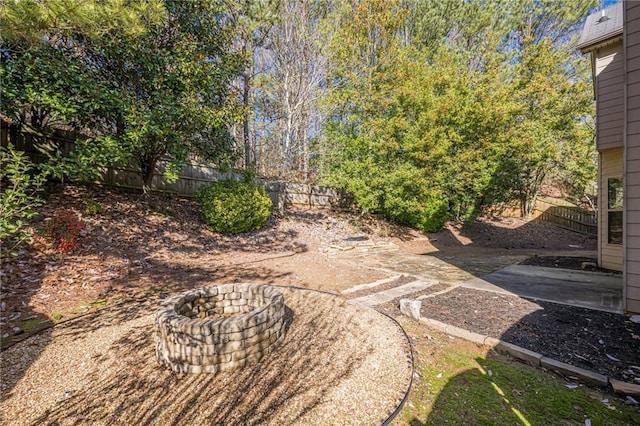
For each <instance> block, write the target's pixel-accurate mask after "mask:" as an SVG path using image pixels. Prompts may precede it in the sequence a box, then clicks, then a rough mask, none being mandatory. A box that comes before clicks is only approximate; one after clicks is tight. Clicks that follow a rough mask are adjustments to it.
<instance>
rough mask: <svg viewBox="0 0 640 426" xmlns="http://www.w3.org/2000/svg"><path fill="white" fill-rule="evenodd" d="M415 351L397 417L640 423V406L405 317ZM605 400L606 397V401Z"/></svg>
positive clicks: (433, 421) (428, 421)
mask: <svg viewBox="0 0 640 426" xmlns="http://www.w3.org/2000/svg"><path fill="white" fill-rule="evenodd" d="M402 324H403V326H404V327H405V329H406V330H407V333H408V334H409V336H410V337H411V338H412V341H413V344H414V349H415V351H416V353H415V356H416V372H417V373H418V377H416V378H415V379H414V384H413V389H412V392H411V395H410V397H409V401H408V403H407V405H406V406H405V408H404V410H403V411H402V413H401V414H400V416H398V419H397V420H396V421H395V423H394V424H396V425H400V424H403V425H404V424H409V425H412V426H419V425H441V424H465V425H467V424H469V425H550V424H554V425H567V426H568V425H584V424H585V421H586V420H587V419H589V420H591V423H592V424H594V425H597V424H601V425H602V424H606V425H629V424H640V410H639V409H638V408H637V407H632V406H629V405H626V404H625V403H624V401H623V400H621V399H620V398H618V397H616V396H615V395H613V394H609V393H606V392H602V391H599V390H595V389H591V388H588V387H585V386H580V387H578V388H577V389H568V388H567V387H566V386H565V385H566V384H568V382H567V381H564V380H562V379H561V378H560V377H558V376H555V375H552V374H550V373H546V372H544V371H542V370H540V369H537V368H533V367H530V366H528V365H525V364H522V363H520V362H516V361H514V360H512V359H511V358H508V357H506V356H504V355H502V354H498V353H496V352H494V351H492V350H488V349H486V348H481V347H478V346H477V345H474V344H472V343H469V342H466V341H463V340H460V339H451V338H450V337H449V336H446V335H443V334H440V333H437V332H434V331H432V330H431V329H428V328H426V327H425V326H423V325H420V324H417V323H416V322H413V321H409V320H404V319H403V320H402ZM603 400H606V401H607V402H606V403H604V402H602V401H603Z"/></svg>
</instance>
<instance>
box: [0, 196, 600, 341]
mask: <svg viewBox="0 0 640 426" xmlns="http://www.w3.org/2000/svg"><path fill="white" fill-rule="evenodd" d="M96 203H98V204H97V205H96ZM96 206H98V208H96ZM60 209H71V210H73V211H74V212H75V213H77V214H78V215H79V216H80V217H81V218H82V221H83V222H84V223H85V229H84V230H83V231H82V236H81V238H80V246H79V247H78V248H77V249H75V250H74V251H72V252H71V253H67V254H62V253H58V252H57V251H56V250H54V249H53V248H52V247H51V244H49V243H47V242H46V241H45V240H44V239H43V238H42V237H39V236H38V235H37V233H36V232H34V235H35V237H34V238H33V241H32V242H31V243H30V244H29V245H28V246H27V247H25V248H23V249H22V250H21V251H20V252H19V254H18V255H17V256H15V257H5V258H3V259H2V268H1V271H0V280H1V282H2V304H1V306H0V308H1V312H0V326H1V330H2V343H3V345H2V346H3V347H7V346H9V345H11V344H12V343H14V342H16V341H19V340H22V339H24V338H25V337H27V336H29V335H30V334H32V333H33V332H36V331H38V330H40V329H42V328H47V327H49V326H50V325H51V324H53V323H57V322H60V321H66V320H69V319H71V318H74V317H76V316H78V315H82V314H85V313H87V312H91V311H92V310H95V309H98V308H100V307H102V306H105V305H109V304H113V303H116V302H119V301H125V300H136V299H142V298H144V297H146V296H148V295H153V294H160V295H161V294H164V293H169V292H175V291H179V290H183V289H190V288H197V287H199V286H202V285H205V284H209V283H227V282H241V281H250V282H257V283H277V284H283V285H291V286H297V287H303V288H310V289H316V290H322V291H328V292H335V293H338V292H340V291H341V290H343V289H346V288H349V287H352V286H354V285H357V284H362V283H368V282H372V281H375V280H378V279H382V278H386V277H388V275H387V274H385V273H384V272H381V271H377V270H373V269H371V268H366V267H363V266H359V265H358V264H354V263H345V262H340V260H337V259H333V258H331V257H330V256H328V255H327V252H328V251H330V250H331V248H332V247H334V246H344V245H345V244H347V245H348V244H350V241H353V240H354V239H355V240H359V239H367V240H368V241H370V242H372V243H374V244H375V243H381V244H395V245H397V246H399V248H400V250H403V251H406V252H410V253H429V252H435V251H440V252H443V253H446V254H448V255H450V256H452V257H456V256H457V257H477V256H484V257H491V256H492V255H498V254H500V253H504V252H508V253H525V254H537V253H560V254H562V253H566V252H567V251H569V252H572V253H574V252H575V253H583V254H584V253H585V251H586V253H590V251H591V250H594V249H595V239H592V238H589V237H587V236H584V235H580V234H577V233H574V232H570V231H566V230H563V229H560V228H558V227H556V226H554V225H550V224H547V223H544V222H536V221H531V222H525V221H523V220H520V219H515V218H508V219H484V220H481V221H477V222H471V223H466V224H461V223H451V224H448V225H447V226H446V228H445V229H443V230H442V231H441V232H439V233H435V234H423V233H420V232H417V231H414V230H411V229H408V228H404V227H399V226H395V225H390V224H388V223H387V222H385V221H383V220H380V219H377V218H375V217H364V216H355V215H350V214H346V213H339V212H333V211H328V210H326V211H319V210H307V209H295V208H293V209H290V210H288V212H287V214H286V216H284V217H274V218H272V219H270V221H269V223H268V225H267V227H266V228H264V229H262V230H260V231H257V232H252V233H247V234H241V235H235V236H227V235H220V234H216V233H213V232H211V231H209V230H208V229H207V228H206V226H205V225H204V224H203V223H202V222H201V221H200V220H199V210H198V205H197V204H196V203H195V202H194V201H192V200H187V199H178V198H170V197H158V196H154V197H151V198H145V197H143V196H142V195H141V194H139V193H131V192H121V191H117V190H114V189H109V188H104V187H92V186H88V187H87V186H75V185H66V186H65V187H63V188H57V189H56V190H55V191H53V192H52V193H51V195H50V196H49V199H48V202H47V204H46V205H45V206H43V207H42V209H41V214H40V216H39V219H38V220H37V221H35V222H34V223H33V228H34V230H35V229H38V228H41V227H42V226H43V224H44V221H46V220H48V219H49V218H51V217H53V216H54V214H55V212H56V211H58V210H60ZM95 210H99V211H97V212H96V211H95ZM89 213H93V214H89Z"/></svg>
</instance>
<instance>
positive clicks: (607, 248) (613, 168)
mask: <svg viewBox="0 0 640 426" xmlns="http://www.w3.org/2000/svg"><path fill="white" fill-rule="evenodd" d="M622 155H623V149H622V148H614V149H609V150H606V151H602V152H601V153H600V164H599V168H600V173H599V174H598V175H599V179H600V182H599V184H598V188H599V192H600V193H599V194H598V199H599V200H602V202H600V203H598V204H599V210H600V211H599V212H598V218H599V219H598V220H599V221H600V224H599V226H598V262H599V264H600V266H601V267H603V268H607V269H612V270H614V271H622V246H621V245H619V244H609V243H608V242H607V240H608V230H609V226H608V225H609V224H608V219H609V218H608V214H607V206H608V193H607V182H608V179H609V178H615V177H622V175H623V162H622Z"/></svg>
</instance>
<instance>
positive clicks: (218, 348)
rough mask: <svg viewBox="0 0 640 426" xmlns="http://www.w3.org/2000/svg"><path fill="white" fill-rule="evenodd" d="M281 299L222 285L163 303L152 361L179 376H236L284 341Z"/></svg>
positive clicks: (259, 288) (252, 288) (250, 287)
mask: <svg viewBox="0 0 640 426" xmlns="http://www.w3.org/2000/svg"><path fill="white" fill-rule="evenodd" d="M284 309H285V307H284V297H283V296H282V293H280V292H279V291H278V290H276V289H275V288H274V287H271V286H268V285H258V284H246V283H243V284H223V285H218V286H214V287H205V288H201V289H197V290H191V291H187V292H185V293H182V294H179V295H177V296H173V297H170V298H169V299H167V300H166V301H164V302H163V304H162V307H161V309H160V310H159V311H158V312H157V314H156V317H155V335H154V338H155V340H156V358H157V359H158V362H159V363H160V364H162V365H165V366H167V367H169V368H171V369H172V370H173V371H175V372H179V373H217V372H219V371H228V370H235V369H237V368H242V367H244V366H245V365H249V364H252V363H254V362H256V361H258V360H259V359H260V358H261V357H262V356H263V355H265V354H268V353H271V352H272V351H273V350H274V349H275V348H276V347H277V345H278V344H279V343H280V341H281V340H282V337H283V335H284V330H285V327H284V320H285V317H284Z"/></svg>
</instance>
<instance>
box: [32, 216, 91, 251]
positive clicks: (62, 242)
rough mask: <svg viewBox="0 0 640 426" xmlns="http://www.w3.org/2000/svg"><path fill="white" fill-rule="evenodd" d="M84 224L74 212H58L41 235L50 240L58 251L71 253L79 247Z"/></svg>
mask: <svg viewBox="0 0 640 426" xmlns="http://www.w3.org/2000/svg"><path fill="white" fill-rule="evenodd" d="M83 229H84V223H82V219H80V218H79V217H78V216H77V215H76V214H75V213H74V212H73V211H72V210H67V209H64V210H58V211H57V212H56V215H55V217H54V218H53V219H52V220H50V221H48V222H47V223H46V224H45V226H44V228H43V229H42V231H41V233H42V235H44V237H45V238H46V239H47V240H49V241H50V242H51V243H52V244H53V245H54V247H55V248H56V250H58V251H59V252H61V253H69V252H70V251H72V250H73V249H74V248H76V247H78V245H79V241H78V238H79V237H80V232H81V231H82V230H83Z"/></svg>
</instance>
